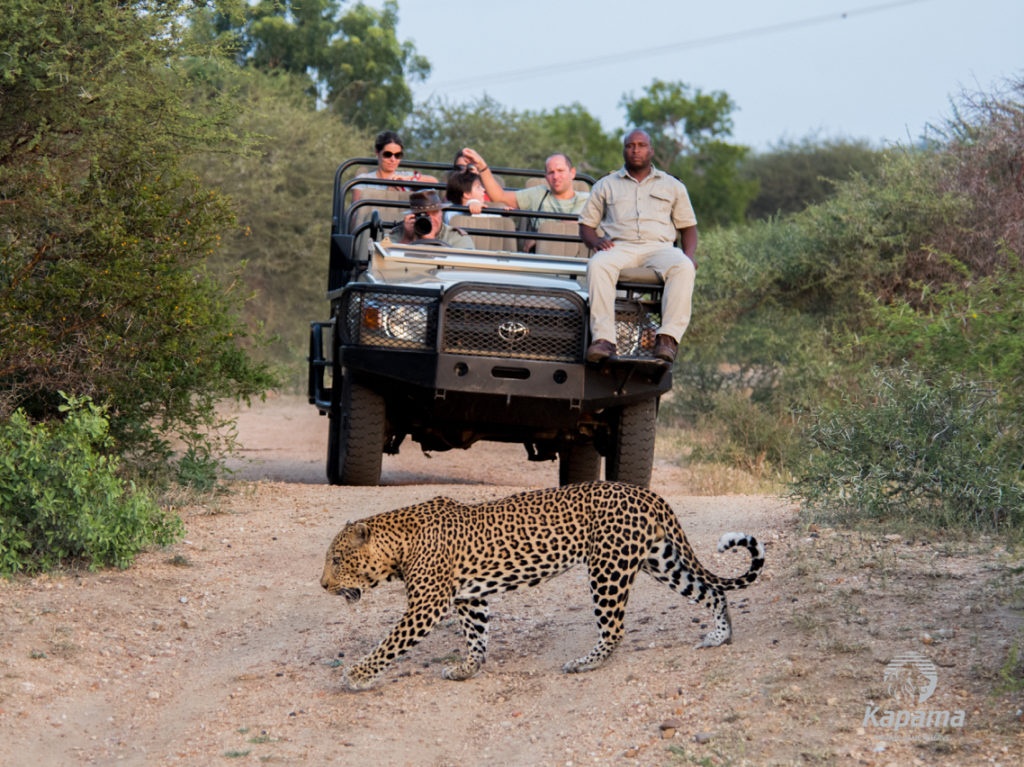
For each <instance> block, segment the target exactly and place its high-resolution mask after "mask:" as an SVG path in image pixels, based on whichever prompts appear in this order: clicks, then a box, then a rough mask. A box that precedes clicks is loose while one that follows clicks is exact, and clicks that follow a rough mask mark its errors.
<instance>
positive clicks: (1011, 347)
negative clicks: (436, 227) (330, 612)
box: [0, 0, 1024, 572]
mask: <svg viewBox="0 0 1024 767" xmlns="http://www.w3.org/2000/svg"><path fill="white" fill-rule="evenodd" d="M8 6H9V7H8V8H7V9H6V10H5V13H4V15H3V17H2V18H0V40H2V41H3V46H4V50H6V51H9V53H10V55H8V56H6V57H4V58H3V59H0V107H2V108H0V426H2V427H3V429H4V431H3V435H4V439H5V440H8V442H6V443H5V445H6V447H5V450H4V452H5V453H6V454H8V455H18V456H21V458H19V459H18V460H17V461H15V460H14V459H11V460H10V461H8V463H9V464H10V465H11V466H13V467H14V469H13V470H12V471H13V473H11V472H8V474H4V475H3V477H4V479H3V482H2V483H0V562H2V563H4V564H3V565H2V567H0V569H3V571H4V572H15V571H18V570H23V569H25V570H31V569H35V568H38V567H48V566H52V565H53V564H54V563H56V562H58V561H68V560H75V559H82V560H83V561H88V562H91V563H93V564H96V565H100V564H108V563H110V564H117V565H124V564H126V563H127V562H129V561H130V558H131V556H132V555H133V553H134V552H135V551H137V550H138V548H139V547H140V546H143V545H148V544H150V543H159V542H161V541H163V540H165V539H167V537H168V536H173V535H174V534H175V530H176V529H177V528H175V526H174V522H173V519H171V518H170V517H168V518H166V519H164V518H163V517H161V516H160V514H158V513H156V512H154V508H157V507H155V506H153V504H155V503H156V501H155V500H153V499H154V498H160V497H161V495H160V494H161V493H162V492H165V491H166V489H167V488H168V487H169V486H170V485H172V484H175V483H177V484H186V485H193V486H196V487H200V488H208V487H210V486H212V484H213V483H215V482H216V478H217V476H218V473H219V471H220V466H221V461H222V459H223V456H224V454H225V451H227V450H230V448H231V445H232V439H231V435H232V432H231V428H230V423H224V422H222V420H221V419H220V417H219V416H218V411H217V405H218V403H220V402H221V401H223V400H225V399H242V400H245V399H247V398H250V397H258V396H260V395H261V394H262V393H264V392H265V391H267V390H268V389H271V388H275V387H279V386H283V387H287V388H295V389H298V388H300V387H301V385H302V384H301V382H302V380H303V375H304V373H303V363H304V356H305V353H306V333H307V327H308V325H307V322H308V321H309V320H310V319H313V318H316V317H319V316H320V315H321V314H322V311H323V308H324V303H323V297H322V291H323V285H324V279H325V273H326V260H327V258H326V256H327V246H326V242H327V232H328V228H329V210H330V190H331V181H332V174H333V171H334V168H335V167H336V165H337V163H338V162H339V161H340V160H341V159H342V158H344V157H348V156H354V155H371V154H372V136H373V134H374V133H375V132H376V130H378V129H380V128H385V127H388V128H398V129H400V130H401V132H402V133H403V135H404V136H405V137H406V141H407V146H406V151H407V154H408V156H410V157H420V158H424V159H430V160H438V161H443V162H446V161H449V160H450V159H451V158H452V156H453V155H454V154H455V151H456V150H457V149H459V148H461V147H462V146H466V145H471V146H474V147H475V148H477V149H479V150H480V151H481V152H482V153H483V154H484V156H486V157H488V158H489V159H492V158H493V161H494V162H496V163H498V164H506V165H525V166H540V165H541V164H542V163H543V160H544V158H545V157H546V156H547V155H548V154H549V153H550V152H552V151H555V150H560V151H566V152H568V153H569V154H570V155H571V156H572V158H573V160H574V161H575V162H576V164H577V166H578V167H579V169H580V170H581V171H583V172H586V173H589V174H590V175H592V176H594V177H599V176H601V175H603V174H604V173H606V172H608V171H610V170H612V169H614V168H616V167H618V165H619V164H620V160H621V157H620V140H621V135H620V133H618V132H615V131H611V132H610V131H607V130H605V129H604V127H603V126H602V125H601V124H600V122H599V121H598V120H596V119H595V118H594V117H593V116H591V115H589V114H588V113H587V111H586V110H585V109H584V108H583V107H582V106H581V105H579V104H568V105H565V106H563V107H560V108H557V109H554V110H551V111H539V112H534V111H522V112H519V111H516V110H512V109H508V108H506V107H504V106H503V105H501V104H498V103H496V102H494V101H493V100H490V99H487V98H484V99H481V100H476V101H471V102H467V103H458V102H452V101H448V100H444V99H432V100H431V101H428V102H425V103H421V104H415V103H413V100H412V97H411V91H410V89H409V87H408V83H409V82H412V81H414V80H416V79H419V78H423V77H426V76H428V74H429V70H430V66H429V62H428V61H426V60H425V59H424V58H423V57H422V56H420V55H419V54H418V53H417V52H416V51H415V49H414V47H413V46H412V44H411V43H408V42H402V41H400V40H398V39H397V37H396V35H395V28H396V22H397V15H398V12H399V8H398V4H397V3H395V2H386V3H384V4H383V6H382V8H381V10H374V9H370V8H367V7H365V6H362V5H349V4H344V3H342V2H340V0H316V2H313V3H303V4H301V5H300V4H294V3H291V2H284V3H278V2H269V0H268V1H267V2H260V3H255V4H251V3H244V2H241V1H240V0H227V1H226V2H221V3H215V4H209V5H207V4H196V3H192V2H188V1H187V0H140V1H139V2H135V3H130V4H125V3H121V2H116V1H115V0H97V2H94V3H88V4H84V5H82V6H77V7H76V9H75V12H74V14H71V15H67V14H64V13H63V11H62V9H61V8H59V7H58V6H54V4H52V3H49V2H45V0H15V2H12V3H9V4H8ZM30 22H31V23H30ZM621 104H622V108H623V116H624V118H625V120H626V121H627V122H628V123H629V124H631V125H637V126H640V127H644V128H645V129H647V130H648V131H649V132H650V133H651V135H652V136H653V137H654V139H655V144H656V146H657V148H658V157H657V162H658V164H659V165H660V166H661V167H665V168H667V169H668V170H670V171H671V172H673V173H675V174H677V175H679V176H680V177H681V178H683V179H684V180H685V181H686V182H687V184H688V185H689V188H690V191H691V195H692V197H693V200H694V204H695V208H696V210H697V214H698V218H699V219H700V221H701V223H702V226H701V246H700V264H699V265H700V270H699V272H698V277H699V279H698V287H697V295H696V299H695V307H696V310H695V315H694V321H693V324H692V326H691V329H690V331H689V332H688V334H687V337H686V342H685V343H684V344H683V346H682V348H681V355H680V359H679V360H678V361H677V364H676V369H675V380H676V387H675V391H674V392H673V393H672V396H671V397H670V398H668V399H667V400H666V402H665V403H664V406H663V408H662V414H661V418H662V422H663V424H664V426H665V427H666V430H671V432H672V434H673V435H683V436H682V437H681V438H679V439H676V438H675V437H674V439H673V442H672V445H673V447H672V449H673V450H675V451H676V453H677V454H678V455H679V456H680V460H685V461H689V462H693V463H709V464H716V465H719V466H722V467H724V469H723V471H725V472H726V475H728V472H734V471H742V472H743V473H744V474H746V475H748V476H752V477H754V478H755V479H761V480H763V481H766V482H771V483H773V484H774V486H776V487H789V488H791V490H792V492H793V493H794V494H795V495H796V496H797V497H798V498H800V499H801V501H802V502H803V503H804V505H805V508H807V509H808V510H809V512H810V513H813V514H815V515H818V516H825V515H827V516H830V517H835V518H838V519H840V520H842V521H843V522H845V523H856V522H859V521H864V520H871V521H872V522H874V523H877V524H881V525H895V524H901V525H905V524H910V525H913V524H916V525H919V526H921V527H927V528H931V529H935V528H951V529H957V530H970V531H986V532H997V533H1000V534H1004V535H1008V536H1011V537H1012V536H1018V537H1019V535H1020V530H1021V529H1022V528H1024V476H1022V466H1024V433H1022V431H1024V427H1022V420H1021V413H1022V412H1024V401H1022V400H1024V396H1022V394H1024V391H1022V388H1024V383H1022V381H1024V378H1022V374H1021V371H1022V370H1024V340H1022V335H1021V333H1020V328H1021V323H1022V318H1024V290H1022V288H1024V282H1022V280H1024V278H1022V271H1024V270H1022V268H1021V258H1022V257H1024V228H1022V225H1021V221H1024V183H1022V178H1024V175H1022V174H1024V81H1021V80H1019V79H1018V80H1017V81H1011V82H1009V83H1008V84H1007V86H1006V88H1005V90H1004V91H1003V92H1000V93H996V94H965V95H964V96H962V97H961V98H960V99H959V100H958V102H957V103H956V104H955V105H954V107H953V110H952V115H951V117H950V119H949V120H948V122H947V123H946V124H945V125H942V126H937V127H935V128H933V129H931V130H930V131H929V133H928V135H927V136H925V137H922V139H921V140H920V141H919V142H918V143H917V144H915V145H914V146H907V147H886V148H879V147H872V146H869V145H867V144H865V143H864V142H862V141H859V140H856V139H847V138H839V139H835V138H820V139H819V138H817V137H809V138H807V139H804V140H802V141H798V142H789V143H780V144H779V145H777V146H775V147H774V148H772V149H771V150H769V151H767V152H763V153H753V152H751V151H750V150H749V148H747V147H743V146H741V145H737V144H735V143H733V142H732V141H731V130H732V124H731V114H732V112H733V111H734V110H735V108H736V105H735V104H734V103H733V102H732V100H731V99H730V97H729V96H728V94H726V93H724V92H720V91H711V92H705V91H702V90H700V89H696V88H693V87H692V86H690V85H688V84H686V83H682V82H668V81H662V80H658V79H655V80H653V81H652V82H651V84H650V85H648V86H647V87H646V88H644V89H643V90H642V91H641V92H639V93H629V94H623V96H622V102H621ZM83 418H84V419H86V420H88V421H89V423H91V424H92V426H90V427H89V429H87V432H88V434H90V435H91V436H89V438H88V439H86V438H85V437H84V436H83V432H82V429H81V428H78V427H75V424H76V423H80V421H81V419H83ZM97 419H98V420H97ZM100 422H102V424H103V426H102V429H100V428H99V425H98V424H99V423H100ZM90 430H91V431H90ZM687 435H689V438H687ZM62 441H66V442H67V449H66V450H62V449H61V447H60V445H61V443H62ZM677 442H678V446H677ZM42 444H46V445H48V446H49V447H47V448H46V449H47V450H48V451H50V453H51V454H53V455H55V456H56V455H60V456H61V458H60V461H64V463H61V462H60V461H58V460H57V459H56V458H55V459H54V460H53V461H52V464H53V465H54V466H60V467H62V469H61V472H57V473H54V472H51V471H48V470H44V469H45V466H46V464H47V461H46V460H44V459H39V460H38V461H37V463H36V464H28V463H25V461H28V460H29V459H28V457H27V456H28V455H29V454H30V453H31V454H32V455H42V454H41V453H39V452H38V451H39V450H40V449H41V448H39V447H38V446H39V445H42ZM33 445H35V446H36V447H32V446H33ZM75 445H77V446H78V447H77V448H75V449H72V448H73V447H74V446H75ZM86 447H87V449H86ZM32 451H36V452H34V453H33V452H32ZM73 456H78V458H77V459H74V458H72V457H73ZM100 459H103V460H102V461H101V460H100ZM69 460H70V461H72V462H73V463H74V462H75V461H77V462H78V463H79V464H81V466H93V467H94V468H93V469H91V471H93V472H94V475H95V476H93V478H92V479H91V480H90V481H101V479H99V478H97V477H100V476H102V477H105V479H102V481H103V482H108V483H110V484H109V485H108V486H107V487H108V490H109V492H108V491H104V492H105V497H106V498H107V499H108V501H109V503H110V504H111V507H110V508H111V509H113V510H117V512H118V513H120V512H124V513H127V514H128V515H129V517H131V518H132V519H135V520H137V523H132V525H128V526H127V527H125V526H122V527H121V528H119V531H120V532H118V534H117V535H116V536H114V537H113V538H112V539H110V540H112V541H113V543H112V544H109V545H112V546H113V547H114V548H113V549H108V550H106V551H105V552H104V550H102V549H96V548H89V547H84V548H83V547H81V546H78V547H77V548H76V547H75V546H72V545H71V544H67V545H65V544H59V545H58V544H57V543H55V542H54V541H56V538H54V537H52V534H51V533H49V532H47V529H49V528H52V529H54V530H56V529H58V528H60V527H61V525H65V522H60V521H59V520H60V519H63V518H64V517H65V516H66V514H68V513H70V514H72V515H74V511H73V509H74V504H71V505H66V504H65V505H63V506H61V504H63V503H64V501H60V500H59V498H60V497H63V496H62V495H61V494H62V493H64V492H65V491H67V490H68V489H69V488H73V487H75V486H81V487H87V486H88V484H87V483H85V480H84V479H81V477H79V480H75V481H72V479H70V478H68V477H70V476H71V474H74V473H75V470H74V467H73V466H71V465H69V464H67V463H66V461H69ZM93 462H96V463H93ZM22 465H26V466H27V465H35V466H37V467H39V471H40V472H41V473H37V474H31V473H30V472H21V471H20V468H19V467H21V466H22ZM69 473H70V474H69ZM30 475H31V476H30ZM75 476H78V475H77V474H76V475H75ZM83 476H84V475H83ZM12 477H13V479H12ZM31 477H36V479H32V478H31ZM62 483H63V486H61V485H62ZM83 483H84V484H83ZM51 485H56V486H58V487H50V486H51ZM26 488H35V489H32V490H28V489H26ZM47 488H50V489H49V490H48V489H47ZM76 492H77V491H76ZM32 493H38V494H42V495H40V496H39V498H43V499H44V500H45V502H37V501H39V498H36V496H34V495H32ZM47 493H51V495H50V496H47V495H46V494H47ZM54 493H56V495H53V494H54ZM73 497H75V498H78V497H79V496H73ZM32 498H35V500H30V499H32ZM57 506H60V507H61V508H62V509H65V511H62V512H60V514H58V513H56V512H54V511H53V509H55V508H57ZM47 509H50V510H49V511H48V510H47ZM67 510H70V511H67ZM110 513H113V512H110ZM107 514H108V512H103V513H99V512H97V513H95V514H93V513H91V512H90V513H89V514H87V513H86V512H85V511H84V510H83V511H82V512H81V514H80V515H79V516H80V520H81V524H85V525H87V526H89V525H91V524H92V522H88V521H87V520H97V519H100V518H104V519H106V515H107ZM62 515H63V516H62ZM47 519H49V520H51V522H49V523H46V524H44V521H45V520H47ZM37 522H38V523H39V527H38V530H39V531H40V535H42V538H41V539H40V540H43V541H49V543H43V544H37V543H34V542H32V541H30V540H29V538H28V537H26V536H28V533H27V532H26V531H27V530H29V528H30V527H32V526H33V525H35V524H36V523H37ZM47 524H48V525H49V528H47ZM33 529H34V528H33ZM124 531H127V532H124ZM79 532H81V531H79ZM92 535H93V534H92V533H87V534H85V538H89V536H92ZM47 536H50V537H47ZM93 537H94V538H96V539H99V538H100V537H102V536H101V535H99V534H97V535H96V536H93ZM104 540H106V539H104ZM26 541H28V542H26ZM105 545H107V544H105ZM76 546H77V544H76Z"/></svg>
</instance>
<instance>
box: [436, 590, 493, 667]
mask: <svg viewBox="0 0 1024 767" xmlns="http://www.w3.org/2000/svg"><path fill="white" fill-rule="evenodd" d="M455 614H456V615H457V616H458V617H459V625H460V626H461V627H462V635H463V636H464V637H465V638H466V659H465V660H464V661H462V663H457V664H455V665H454V666H448V667H447V668H445V669H444V671H442V672H441V676H443V677H444V678H445V679H454V680H455V681H457V682H461V681H462V680H464V679H469V678H470V677H472V676H475V675H476V673H477V672H478V671H479V670H480V666H482V665H483V662H484V658H485V657H486V656H487V627H488V623H487V619H488V608H487V600H485V599H456V600H455Z"/></svg>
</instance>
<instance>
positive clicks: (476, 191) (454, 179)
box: [444, 169, 504, 224]
mask: <svg viewBox="0 0 1024 767" xmlns="http://www.w3.org/2000/svg"><path fill="white" fill-rule="evenodd" d="M444 196H445V199H447V200H448V202H450V203H451V204H452V205H464V206H465V207H467V208H469V212H470V214H471V215H474V216H479V215H488V216H494V215H497V214H496V213H493V212H492V213H484V212H483V211H484V209H485V208H484V203H486V202H487V200H486V199H485V194H484V185H483V182H482V181H481V180H480V174H479V173H477V172H476V171H475V170H468V169H467V170H461V171H460V170H457V171H452V173H450V174H449V175H448V183H447V186H446V188H445V190H444ZM488 207H489V208H493V207H495V206H493V205H491V206H488ZM501 207H504V205H502V206H501ZM452 215H455V212H454V211H446V212H445V215H444V221H445V223H446V224H447V223H448V222H449V221H450V220H451V217H452Z"/></svg>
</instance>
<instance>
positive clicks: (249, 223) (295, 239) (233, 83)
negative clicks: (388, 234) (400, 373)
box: [195, 63, 373, 380]
mask: <svg viewBox="0 0 1024 767" xmlns="http://www.w3.org/2000/svg"><path fill="white" fill-rule="evenodd" d="M219 69H220V72H219V73H218V74H217V75H216V77H217V80H218V81H219V82H220V83H221V85H220V87H221V88H224V89H228V90H230V91H231V92H233V93H234V94H235V97H236V98H237V99H238V101H239V103H240V105H241V107H242V109H241V112H240V113H239V115H238V117H237V119H236V122H235V125H236V129H237V130H238V131H239V132H240V133H244V134H252V135H255V136H256V137H257V139H256V143H255V144H254V147H253V150H254V151H252V152H249V153H246V154H244V155H237V156H234V157H231V158H230V161H229V162H220V163H206V162H197V163H196V164H195V169H196V172H197V173H198V174H199V175H200V176H201V177H202V179H203V181H204V182H205V183H207V184H209V185H210V186H213V187H216V188H218V189H220V190H222V191H223V192H225V193H226V194H228V195H230V196H231V198H232V200H233V202H234V207H235V210H236V211H237V217H238V223H239V227H238V229H237V230H235V231H234V232H232V233H230V234H229V235H226V236H225V237H224V241H223V247H221V248H219V249H218V250H217V251H216V253H214V254H213V255H211V257H210V265H211V269H212V270H213V271H215V272H216V273H218V274H225V275H231V274H232V273H233V272H234V271H236V269H237V265H238V264H240V263H245V270H244V271H243V272H242V274H241V275H240V277H239V279H240V281H241V283H242V284H243V285H244V286H245V289H246V292H248V293H251V294H252V296H253V299H252V300H251V301H249V302H248V303H247V305H246V308H245V312H244V316H245V317H247V318H248V319H249V320H250V322H251V323H255V322H260V323H262V324H263V328H264V330H265V331H266V333H267V334H268V335H269V336H270V337H271V338H272V339H273V341H272V342H271V343H270V344H269V345H268V346H267V347H265V348H260V349H258V350H255V352H254V353H255V354H256V355H258V356H259V357H260V358H263V357H264V356H266V357H268V358H269V359H272V360H274V361H275V362H279V363H285V364H288V365H290V366H292V369H295V368H297V367H298V366H300V365H301V371H299V372H300V373H301V374H302V375H304V374H305V365H302V362H303V361H304V359H305V355H306V353H307V351H308V343H307V340H308V335H309V324H308V323H309V321H310V320H314V319H321V318H324V317H325V316H326V313H327V311H328V305H327V302H326V299H325V293H324V287H325V285H326V284H327V260H328V258H327V257H328V242H329V240H328V235H329V230H330V221H331V192H332V182H333V180H334V169H335V168H336V167H337V165H338V164H339V163H340V162H341V161H342V160H344V159H345V158H347V157H353V156H357V155H360V154H365V153H366V152H367V147H369V146H371V145H372V141H373V136H372V135H368V134H367V132H365V131H361V130H359V129H357V128H354V127H352V126H350V125H346V124H344V123H340V122H339V120H338V119H337V117H335V116H334V115H332V114H331V113H330V112H326V111H323V110H320V111H314V110H312V109H310V108H309V103H308V99H307V98H306V97H305V96H304V95H303V93H302V88H301V87H296V81H297V80H299V79H300V78H299V77H298V76H294V75H288V74H286V73H279V74H273V75H270V74H265V73H263V72H260V71H259V70H256V69H252V68H247V69H238V68H237V67H235V66H234V65H233V64H230V63H228V64H226V65H224V64H222V65H220V66H219ZM296 380H298V378H297V377H296Z"/></svg>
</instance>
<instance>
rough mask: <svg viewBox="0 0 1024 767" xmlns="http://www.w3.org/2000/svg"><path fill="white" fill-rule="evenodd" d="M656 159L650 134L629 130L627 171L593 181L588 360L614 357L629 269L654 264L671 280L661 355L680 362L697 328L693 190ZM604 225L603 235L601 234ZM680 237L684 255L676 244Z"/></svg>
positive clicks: (585, 224)
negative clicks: (683, 345) (623, 280)
mask: <svg viewBox="0 0 1024 767" xmlns="http://www.w3.org/2000/svg"><path fill="white" fill-rule="evenodd" d="M653 157H654V152H653V150H652V149H651V137H650V136H649V135H647V133H646V131H642V130H634V131H632V132H631V133H629V134H628V135H627V136H626V139H625V141H624V142H623V149H622V158H623V160H624V165H623V167H622V168H621V169H620V170H618V171H616V172H615V173H611V174H609V175H607V176H605V177H604V178H602V179H601V180H599V181H598V182H597V183H596V184H594V188H593V190H592V191H591V194H590V199H589V200H588V201H587V204H586V206H585V207H584V208H583V213H582V215H581V216H580V237H582V239H583V241H584V242H585V243H586V244H587V246H588V247H590V248H591V250H593V251H594V255H593V256H592V257H591V259H590V263H589V265H588V267H587V282H588V285H589V292H590V331H591V338H593V343H591V345H590V347H589V348H588V349H587V361H588V362H600V361H601V360H603V359H606V358H608V357H612V356H614V355H615V283H616V282H617V281H618V277H619V272H620V271H622V270H623V269H630V268H635V267H639V266H645V267H649V268H652V269H654V270H655V271H656V272H658V274H659V276H660V277H661V278H662V280H663V281H664V283H665V288H664V292H663V293H662V298H661V327H660V328H658V335H657V338H656V339H655V345H654V356H655V357H658V358H660V359H663V360H665V361H666V362H672V361H674V360H675V356H676V349H677V347H678V343H679V339H681V338H682V337H683V333H685V332H686V327H687V325H689V323H690V300H691V297H692V295H693V283H694V279H695V277H696V273H697V267H696V265H695V261H694V259H695V256H696V251H697V217H696V216H695V215H694V213H693V206H691V205H690V197H689V195H688V194H687V192H686V187H685V186H684V185H683V184H682V182H681V181H679V180H678V179H676V178H674V177H672V176H670V175H668V174H667V173H663V172H662V171H660V170H658V169H657V168H655V167H654V166H653V165H652V164H651V160H652V159H653ZM599 226H600V227H601V228H602V229H603V230H604V232H605V236H604V237H599V236H598V234H597V228H598V227H599ZM677 234H678V235H679V236H681V237H682V244H683V248H682V250H680V249H679V248H677V247H675V241H676V236H677Z"/></svg>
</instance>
